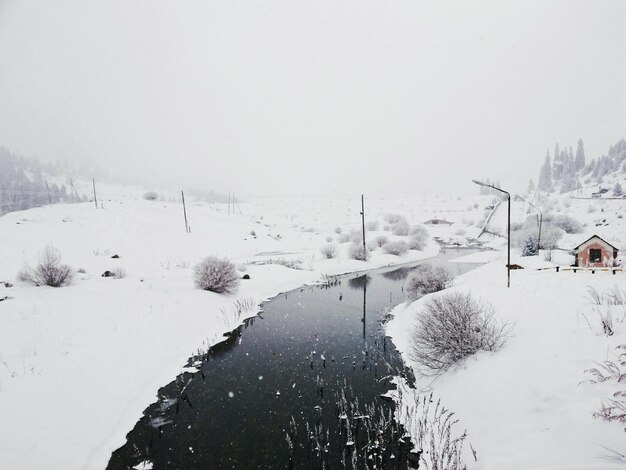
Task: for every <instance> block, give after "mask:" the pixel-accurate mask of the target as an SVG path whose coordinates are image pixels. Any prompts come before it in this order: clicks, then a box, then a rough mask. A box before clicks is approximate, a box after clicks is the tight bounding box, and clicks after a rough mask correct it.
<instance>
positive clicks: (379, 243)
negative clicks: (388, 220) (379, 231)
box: [374, 235, 389, 248]
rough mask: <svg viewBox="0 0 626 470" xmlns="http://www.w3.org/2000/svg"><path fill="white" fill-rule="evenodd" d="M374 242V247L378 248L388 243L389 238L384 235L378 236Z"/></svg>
mask: <svg viewBox="0 0 626 470" xmlns="http://www.w3.org/2000/svg"><path fill="white" fill-rule="evenodd" d="M374 242H375V243H376V246H377V247H379V248H380V247H382V246H385V244H386V243H388V242H389V238H387V237H386V236H385V235H379V236H378V237H376V239H375V240H374Z"/></svg>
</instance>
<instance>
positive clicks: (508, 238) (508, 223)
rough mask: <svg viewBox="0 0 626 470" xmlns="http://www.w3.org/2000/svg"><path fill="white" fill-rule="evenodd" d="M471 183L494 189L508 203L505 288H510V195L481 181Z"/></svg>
mask: <svg viewBox="0 0 626 470" xmlns="http://www.w3.org/2000/svg"><path fill="white" fill-rule="evenodd" d="M472 182H473V183H475V184H477V185H478V186H485V187H486V188H491V189H495V190H496V191H499V192H501V193H504V194H506V197H507V200H508V202H509V204H508V213H507V236H506V243H507V259H506V286H507V287H511V194H510V193H509V192H508V191H505V190H504V189H500V188H497V187H495V186H494V185H492V184H487V183H483V182H482V181H477V180H472Z"/></svg>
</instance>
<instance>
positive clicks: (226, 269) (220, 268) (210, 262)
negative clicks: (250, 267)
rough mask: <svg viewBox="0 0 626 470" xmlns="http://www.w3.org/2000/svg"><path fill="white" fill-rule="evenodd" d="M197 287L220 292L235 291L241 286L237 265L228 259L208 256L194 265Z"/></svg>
mask: <svg viewBox="0 0 626 470" xmlns="http://www.w3.org/2000/svg"><path fill="white" fill-rule="evenodd" d="M194 281H195V284H196V287H198V288H199V289H203V290H208V291H212V292H216V293H218V294H223V293H228V294H231V293H234V292H236V290H237V287H238V286H239V276H238V274H237V269H236V268H235V265H234V264H233V263H231V262H230V261H229V260H228V259H226V258H224V259H220V258H216V257H215V256H207V257H206V258H204V259H203V260H202V261H200V262H199V263H198V264H197V265H196V266H195V267H194Z"/></svg>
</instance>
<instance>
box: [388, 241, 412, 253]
mask: <svg viewBox="0 0 626 470" xmlns="http://www.w3.org/2000/svg"><path fill="white" fill-rule="evenodd" d="M383 251H384V252H385V253H387V254H389V255H396V256H402V255H403V254H405V253H406V252H407V251H409V245H407V243H406V242H403V241H393V242H389V243H387V244H385V245H384V246H383Z"/></svg>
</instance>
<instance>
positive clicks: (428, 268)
mask: <svg viewBox="0 0 626 470" xmlns="http://www.w3.org/2000/svg"><path fill="white" fill-rule="evenodd" d="M451 281H452V276H451V275H450V272H449V271H448V270H447V269H446V268H444V267H442V266H438V267H433V266H432V265H430V264H422V265H420V266H418V267H417V268H416V269H414V270H413V271H411V273H410V274H409V275H408V276H407V278H406V281H405V283H404V292H405V293H406V296H407V297H408V298H409V299H410V300H417V299H419V298H420V297H423V296H425V295H426V294H432V293H433V292H438V291H440V290H443V289H445V288H447V287H449V286H450V282H451Z"/></svg>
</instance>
